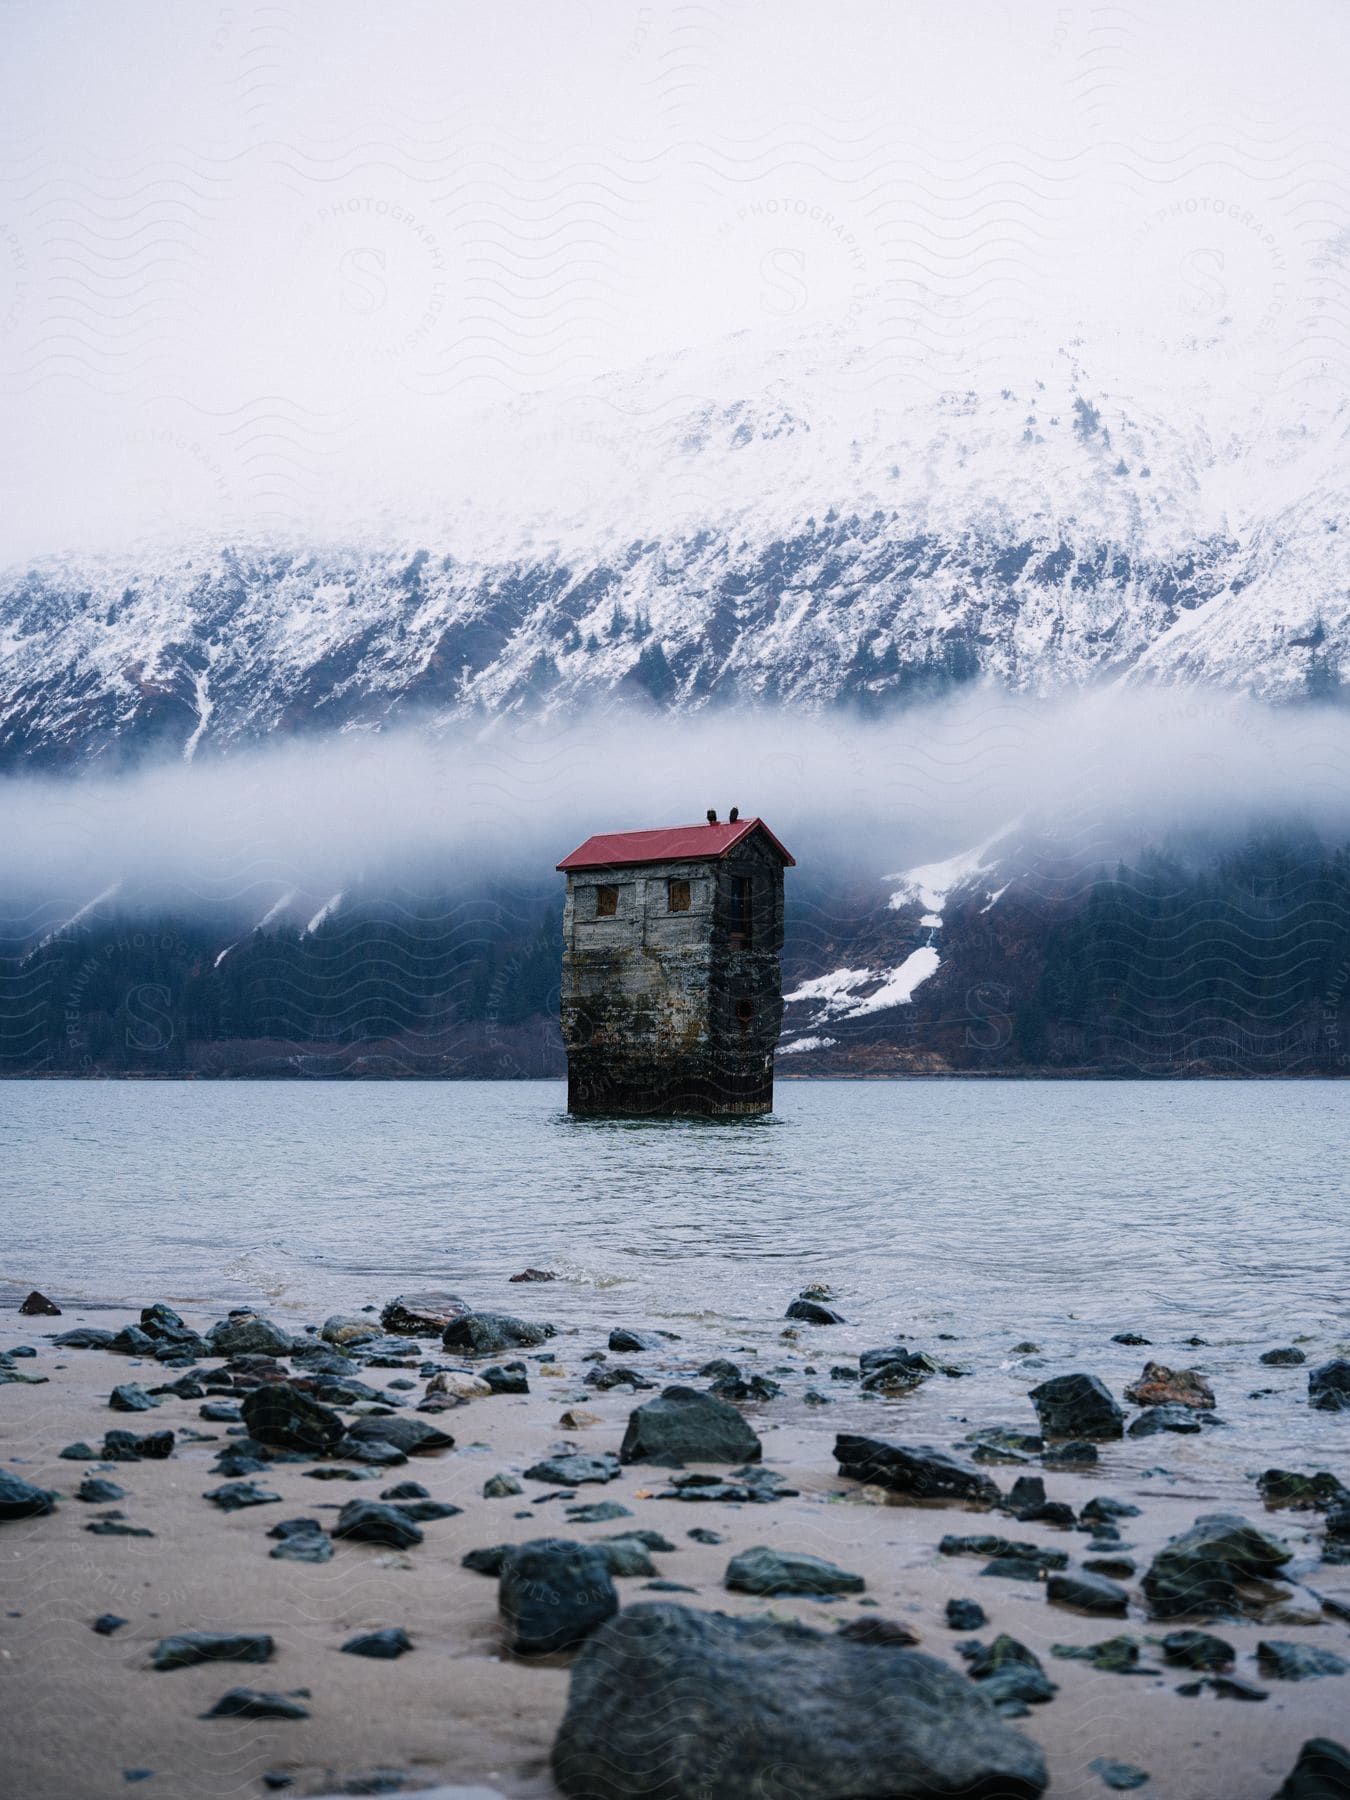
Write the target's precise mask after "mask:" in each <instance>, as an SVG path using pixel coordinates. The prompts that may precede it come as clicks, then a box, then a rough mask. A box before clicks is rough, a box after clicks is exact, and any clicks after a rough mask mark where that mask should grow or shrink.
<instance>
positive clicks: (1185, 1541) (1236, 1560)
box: [1142, 1513, 1291, 1619]
mask: <svg viewBox="0 0 1350 1800" xmlns="http://www.w3.org/2000/svg"><path fill="white" fill-rule="evenodd" d="M1290 1555H1291V1552H1290V1551H1289V1550H1288V1549H1287V1548H1286V1546H1285V1545H1283V1544H1281V1543H1280V1542H1279V1541H1278V1540H1277V1539H1275V1538H1272V1537H1271V1536H1269V1534H1268V1533H1266V1532H1263V1531H1258V1530H1257V1529H1256V1527H1255V1526H1254V1525H1250V1524H1248V1522H1247V1521H1246V1520H1245V1519H1243V1518H1240V1517H1239V1516H1238V1515H1237V1514H1234V1513H1208V1514H1206V1515H1204V1516H1203V1517H1202V1518H1199V1519H1197V1520H1196V1521H1195V1523H1194V1525H1192V1526H1191V1527H1190V1528H1189V1530H1187V1531H1184V1532H1181V1533H1179V1534H1178V1535H1177V1536H1176V1537H1174V1538H1172V1539H1171V1541H1170V1542H1169V1543H1168V1544H1167V1545H1165V1546H1164V1548H1163V1549H1162V1550H1160V1551H1159V1552H1158V1554H1157V1555H1156V1556H1155V1557H1154V1559H1153V1562H1152V1564H1151V1566H1150V1568H1149V1570H1148V1573H1147V1574H1146V1575H1145V1576H1144V1579H1143V1583H1142V1585H1143V1589H1144V1594H1145V1596H1146V1597H1147V1599H1148V1602H1149V1605H1150V1607H1151V1608H1152V1611H1153V1615H1154V1617H1155V1618H1159V1619H1168V1618H1184V1617H1186V1616H1187V1615H1188V1614H1206V1613H1207V1614H1210V1615H1214V1616H1219V1617H1240V1616H1241V1615H1242V1614H1243V1613H1244V1612H1246V1611H1248V1610H1250V1603H1249V1602H1248V1600H1247V1598H1246V1596H1245V1595H1244V1593H1243V1591H1242V1589H1243V1585H1244V1584H1246V1583H1251V1582H1259V1583H1269V1582H1271V1581H1273V1580H1275V1579H1276V1578H1277V1577H1278V1576H1279V1573H1280V1571H1281V1569H1282V1568H1283V1566H1284V1564H1285V1563H1287V1562H1288V1561H1289V1559H1290Z"/></svg>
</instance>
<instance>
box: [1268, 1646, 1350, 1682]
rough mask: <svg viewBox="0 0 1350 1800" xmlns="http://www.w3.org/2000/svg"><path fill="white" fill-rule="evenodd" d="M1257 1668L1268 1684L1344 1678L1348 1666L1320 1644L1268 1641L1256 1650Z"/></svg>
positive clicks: (1342, 1659) (1343, 1659) (1348, 1664)
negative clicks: (1338, 1676)
mask: <svg viewBox="0 0 1350 1800" xmlns="http://www.w3.org/2000/svg"><path fill="white" fill-rule="evenodd" d="M1256 1662H1257V1667H1258V1668H1259V1669H1260V1671H1261V1673H1262V1674H1263V1675H1264V1676H1265V1678H1266V1680H1267V1681H1270V1680H1272V1679H1274V1680H1278V1681H1308V1680H1311V1679H1313V1678H1315V1677H1317V1676H1319V1675H1344V1674H1345V1673H1346V1671H1347V1670H1350V1663H1348V1662H1346V1660H1345V1658H1344V1657H1343V1656H1337V1654H1336V1652H1335V1651H1334V1650H1324V1649H1323V1648H1322V1646H1321V1645H1320V1644H1290V1643H1283V1642H1281V1641H1280V1640H1278V1639H1275V1638H1267V1639H1265V1640H1264V1641H1263V1642H1261V1643H1259V1644H1258V1645H1257V1646H1256Z"/></svg>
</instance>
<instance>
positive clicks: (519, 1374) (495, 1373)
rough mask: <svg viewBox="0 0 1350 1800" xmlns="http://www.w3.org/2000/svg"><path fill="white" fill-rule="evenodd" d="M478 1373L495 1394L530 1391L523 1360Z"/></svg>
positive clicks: (490, 1366)
mask: <svg viewBox="0 0 1350 1800" xmlns="http://www.w3.org/2000/svg"><path fill="white" fill-rule="evenodd" d="M478 1374H479V1379H480V1380H482V1381H485V1382H486V1383H487V1384H488V1386H489V1387H490V1388H491V1389H492V1391H493V1393H494V1394H528V1393H529V1391H530V1380H529V1371H528V1370H527V1369H526V1367H525V1365H524V1363H523V1362H509V1363H491V1364H489V1366H488V1367H487V1368H486V1369H480V1370H479V1371H478ZM650 1385H651V1384H650V1382H644V1383H643V1386H644V1387H649V1386H650Z"/></svg>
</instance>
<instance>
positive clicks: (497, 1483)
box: [483, 1474, 627, 1512]
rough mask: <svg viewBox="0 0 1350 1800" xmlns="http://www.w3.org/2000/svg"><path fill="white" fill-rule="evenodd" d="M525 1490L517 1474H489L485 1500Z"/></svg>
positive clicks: (623, 1508)
mask: <svg viewBox="0 0 1350 1800" xmlns="http://www.w3.org/2000/svg"><path fill="white" fill-rule="evenodd" d="M524 1492H525V1488H524V1485H523V1483H522V1482H521V1481H520V1479H519V1477H518V1476H515V1475H507V1474H498V1475H489V1476H488V1478H487V1480H486V1481H485V1482H484V1483H483V1498H484V1499H485V1500H506V1499H509V1498H510V1497H511V1496H512V1495H514V1494H523V1493H524ZM619 1510H620V1512H625V1511H626V1510H627V1508H625V1507H620V1509H619Z"/></svg>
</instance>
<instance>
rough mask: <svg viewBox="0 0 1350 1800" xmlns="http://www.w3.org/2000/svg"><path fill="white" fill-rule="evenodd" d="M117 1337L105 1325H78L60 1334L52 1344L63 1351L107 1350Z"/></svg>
mask: <svg viewBox="0 0 1350 1800" xmlns="http://www.w3.org/2000/svg"><path fill="white" fill-rule="evenodd" d="M116 1335H117V1333H116V1332H114V1331H109V1330H108V1329H107V1327H106V1326H103V1325H76V1326H75V1327H74V1329H73V1330H71V1331H62V1332H59V1333H58V1334H57V1336H56V1337H54V1338H53V1339H52V1342H53V1343H54V1344H55V1345H57V1346H58V1348H60V1349H62V1350H106V1349H107V1348H108V1346H109V1345H110V1344H111V1343H112V1341H113V1339H114V1337H116Z"/></svg>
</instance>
